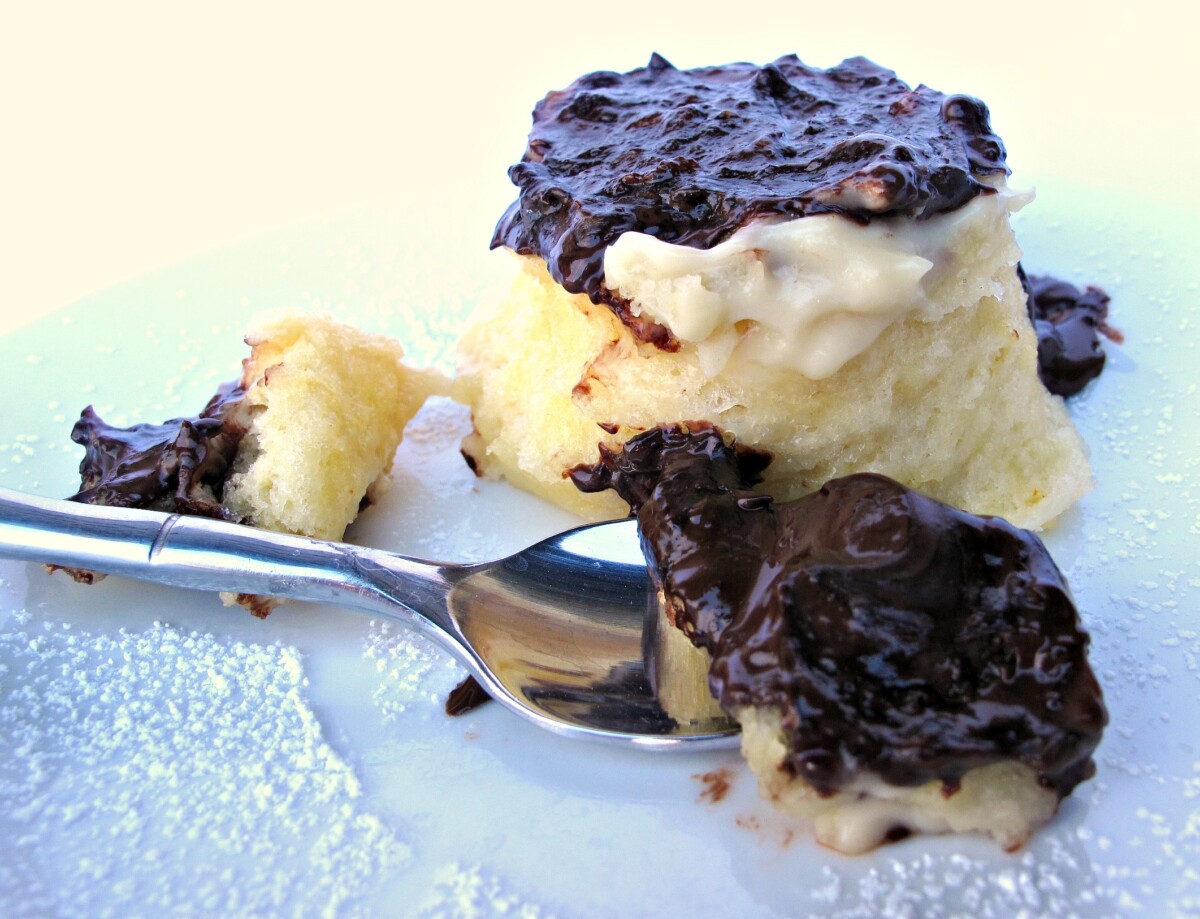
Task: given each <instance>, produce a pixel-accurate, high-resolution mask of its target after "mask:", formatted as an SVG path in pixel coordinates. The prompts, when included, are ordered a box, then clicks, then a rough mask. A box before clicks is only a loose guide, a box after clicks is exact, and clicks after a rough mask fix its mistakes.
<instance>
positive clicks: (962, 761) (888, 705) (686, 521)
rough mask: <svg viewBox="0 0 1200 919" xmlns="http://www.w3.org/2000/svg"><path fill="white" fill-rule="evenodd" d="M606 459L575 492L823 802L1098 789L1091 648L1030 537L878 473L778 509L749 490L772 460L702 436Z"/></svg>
mask: <svg viewBox="0 0 1200 919" xmlns="http://www.w3.org/2000/svg"><path fill="white" fill-rule="evenodd" d="M601 451H602V459H601V462H600V463H598V464H596V465H595V466H588V467H580V468H578V469H576V470H574V471H573V473H572V478H573V479H574V481H575V483H576V485H578V486H579V487H580V488H581V489H583V490H584V491H598V490H602V489H605V488H613V489H615V490H616V491H617V492H618V494H620V495H621V496H622V497H623V498H624V499H625V500H626V501H628V502H629V504H630V506H631V507H632V509H633V510H634V512H635V513H636V516H637V519H638V524H639V528H640V530H641V533H642V540H643V546H644V548H645V550H646V554H647V557H648V558H649V559H650V567H651V570H652V571H653V572H654V573H655V577H656V578H657V579H658V580H659V582H660V584H661V585H662V587H663V590H664V592H665V595H666V598H667V604H668V607H669V609H670V610H671V612H672V613H673V615H674V616H675V617H676V619H677V624H678V625H679V626H680V627H681V628H683V630H684V631H685V632H686V633H687V634H688V635H689V636H690V637H691V638H692V640H693V641H694V642H695V643H696V644H697V645H699V646H701V647H703V648H705V649H707V650H708V651H709V652H710V654H711V655H712V658H713V662H712V667H711V670H710V675H709V682H710V686H711V689H712V691H713V694H714V695H715V696H716V698H717V700H718V702H720V704H721V705H722V707H724V708H725V709H726V710H728V711H733V710H735V709H738V708H741V707H744V706H748V705H749V706H756V707H766V708H772V709H775V710H777V711H778V712H779V713H780V714H781V715H782V719H783V727H784V731H785V734H786V737H787V745H788V751H787V755H786V759H785V762H784V768H786V769H788V770H790V771H791V772H793V773H794V774H795V775H797V776H800V777H802V778H803V779H805V780H806V781H807V782H809V783H810V784H811V785H812V786H814V787H815V788H816V790H817V791H818V792H819V793H821V794H826V795H827V794H832V793H833V792H835V791H837V790H838V789H839V788H841V787H843V786H845V785H846V784H847V783H849V782H851V781H852V780H853V779H854V778H855V777H856V776H858V775H860V774H862V773H864V772H869V773H872V774H874V775H877V776H879V777H881V778H882V779H883V780H885V781H887V782H889V783H891V784H895V785H902V786H914V785H920V784H924V783H925V782H929V781H933V780H936V781H940V782H942V783H943V787H944V788H945V790H946V792H947V793H952V792H953V791H955V790H956V789H957V788H958V783H959V781H960V780H961V778H962V776H963V775H964V773H966V772H967V771H968V770H970V769H974V768H976V767H979V766H984V765H987V764H989V763H994V762H997V761H1000V760H1009V759H1016V760H1019V761H1021V762H1023V763H1025V764H1026V765H1027V766H1029V767H1030V768H1031V769H1033V770H1034V771H1035V772H1036V773H1037V775H1038V776H1039V778H1040V780H1041V781H1042V783H1043V784H1045V785H1046V786H1047V787H1049V788H1052V789H1054V790H1055V791H1056V792H1057V793H1058V794H1059V795H1060V796H1063V795H1066V794H1068V793H1069V792H1070V791H1071V789H1072V788H1074V787H1075V785H1076V784H1078V783H1079V782H1080V781H1082V780H1083V779H1085V778H1088V777H1089V776H1090V775H1091V774H1092V773H1093V772H1094V769H1095V767H1094V764H1093V762H1092V759H1091V754H1092V751H1093V750H1094V749H1095V747H1096V745H1097V743H1098V742H1099V740H1100V734H1101V731H1102V730H1103V728H1104V725H1105V724H1106V722H1107V714H1106V712H1105V708H1104V703H1103V699H1102V697H1101V693H1100V687H1099V685H1098V683H1097V682H1096V678H1095V676H1094V675H1093V673H1092V671H1091V668H1090V667H1089V665H1088V662H1087V647H1088V636H1087V635H1086V634H1085V633H1084V631H1083V630H1082V628H1081V627H1080V623H1079V617H1078V615H1077V613H1076V610H1075V606H1074V603H1073V601H1072V599H1071V594H1070V591H1069V589H1068V587H1067V584H1066V582H1065V581H1064V579H1063V577H1062V574H1061V573H1060V572H1059V571H1058V569H1057V567H1055V565H1054V562H1053V561H1052V560H1051V558H1050V556H1049V554H1048V553H1047V552H1046V549H1045V547H1044V546H1043V545H1042V543H1041V541H1040V540H1039V539H1038V538H1037V537H1036V536H1035V535H1033V534H1032V533H1029V532H1028V531H1024V530H1019V529H1017V528H1015V527H1013V526H1011V525H1010V524H1008V523H1007V522H1005V521H1003V520H1001V519H999V518H995V517H977V516H974V515H971V514H967V513H965V512H963V511H959V510H956V509H954V508H951V507H949V506H947V505H944V504H942V503H940V502H938V501H934V500H933V499H931V498H928V497H925V496H923V495H921V494H918V493H917V492H914V491H911V490H910V489H907V488H905V487H904V486H902V485H900V484H899V483H897V482H894V481H892V480H891V479H888V478H886V477H884V476H880V475H875V474H869V473H867V474H858V475H852V476H848V477H846V478H842V479H835V480H833V481H831V482H829V483H827V484H826V485H825V486H824V487H823V488H822V489H821V490H820V491H819V492H816V493H814V494H811V495H808V496H806V497H804V498H801V499H800V500H798V501H793V502H789V503H786V504H777V503H775V502H774V501H773V500H772V499H771V498H770V497H769V496H768V495H765V494H762V493H759V492H756V491H754V490H752V488H751V487H750V486H751V485H752V484H753V483H754V482H755V481H756V480H757V478H758V476H759V474H760V473H761V472H762V470H763V468H764V467H765V465H766V462H767V460H766V458H765V457H764V455H763V454H762V453H758V452H755V451H747V450H739V449H738V448H736V447H730V446H729V445H727V443H726V441H725V439H724V438H723V437H722V435H721V432H720V431H718V430H717V429H715V428H713V427H712V426H711V425H707V424H688V425H683V426H674V427H664V428H657V429H653V430H650V431H647V432H646V433H645V434H642V435H639V436H638V437H636V438H634V439H633V440H631V441H630V442H629V443H628V444H626V445H625V447H624V448H623V449H621V450H619V451H611V450H606V449H604V448H603V447H602V448H601Z"/></svg>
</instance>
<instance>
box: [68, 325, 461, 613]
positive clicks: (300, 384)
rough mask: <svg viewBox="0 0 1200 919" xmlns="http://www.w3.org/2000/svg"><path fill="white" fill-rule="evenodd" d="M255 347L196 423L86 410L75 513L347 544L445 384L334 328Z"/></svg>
mask: <svg viewBox="0 0 1200 919" xmlns="http://www.w3.org/2000/svg"><path fill="white" fill-rule="evenodd" d="M246 342H247V344H249V345H250V347H251V353H250V357H248V358H247V359H246V360H244V361H243V362H242V376H241V378H240V379H239V380H237V381H235V382H233V383H230V384H227V385H226V386H223V387H221V388H220V390H219V392H218V393H217V394H216V395H215V396H214V397H213V398H212V399H211V400H210V401H209V403H208V405H207V406H206V407H205V408H204V410H203V411H202V412H200V414H199V415H197V416H196V417H193V418H175V419H172V420H171V421H167V422H164V423H163V424H139V425H134V426H133V427H130V428H116V427H113V426H111V425H108V424H106V423H105V422H104V421H103V420H102V419H100V417H99V416H97V415H96V413H95V412H94V411H93V410H92V408H91V407H90V406H89V407H88V408H87V409H85V410H84V412H83V414H82V416H81V417H80V419H79V421H78V422H77V423H76V425H75V428H74V430H73V431H72V432H71V438H72V440H74V441H75V442H76V443H78V444H81V445H82V446H83V447H85V448H86V453H85V456H84V458H83V461H82V462H81V463H80V467H79V470H80V475H81V477H82V487H81V489H80V491H79V492H78V493H77V494H75V495H73V496H72V498H71V500H74V501H81V502H85V503H89V504H107V505H114V506H120V507H143V508H152V509H155V510H163V511H169V512H173V513H185V514H201V515H205V516H209V517H217V518H220V519H225V520H231V521H235V522H239V523H248V524H251V525H253V526H258V527H263V528H264V529H271V530H278V531H281V532H286V533H294V534H298V535H303V536H311V537H314V538H317V539H340V538H342V536H343V534H344V533H345V530H346V527H347V526H348V525H349V523H350V522H351V521H352V520H354V518H355V517H356V516H357V515H358V512H359V510H360V509H361V508H362V507H363V506H364V505H365V504H367V503H369V501H370V499H371V495H372V492H373V490H374V489H375V488H377V487H380V486H382V485H383V484H385V483H386V481H387V479H386V473H387V472H388V470H389V469H390V468H391V464H392V457H393V456H394V454H395V452H396V447H397V446H398V445H399V443H400V439H401V436H402V433H403V431H404V427H405V425H407V424H408V422H409V420H410V419H411V418H412V417H413V415H415V414H416V412H417V410H418V409H419V408H420V407H421V405H422V404H423V403H424V401H425V399H426V398H427V397H428V396H429V395H432V394H434V393H436V392H439V391H443V390H444V389H445V388H446V384H445V381H444V380H442V378H441V377H440V376H438V375H436V374H433V373H431V372H428V371H422V370H414V369H412V368H409V367H406V366H405V365H404V364H403V363H402V360H401V359H402V357H403V350H402V349H401V347H400V345H399V343H398V342H396V341H394V340H392V339H390V338H388V337H386V336H383V335H375V334H370V333H367V332H363V331H361V330H359V329H355V328H353V327H351V326H348V325H345V324H342V323H339V322H335V321H334V320H333V319H330V318H328V317H323V316H313V315H302V314H296V313H276V314H271V315H267V316H263V317H259V318H258V319H257V320H255V321H254V322H253V324H252V327H251V329H250V331H249V333H248V334H247V336H246ZM76 576H77V577H78V576H79V574H77V575H76ZM241 599H242V600H243V601H245V602H246V603H247V604H248V605H251V606H252V608H253V609H254V610H255V611H256V612H259V613H265V612H266V611H267V610H268V609H269V605H265V604H263V602H262V601H260V600H258V599H256V598H241Z"/></svg>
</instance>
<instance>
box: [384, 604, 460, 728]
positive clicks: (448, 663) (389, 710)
mask: <svg viewBox="0 0 1200 919" xmlns="http://www.w3.org/2000/svg"><path fill="white" fill-rule="evenodd" d="M363 657H364V658H365V659H366V660H368V661H370V662H371V663H373V664H374V666H375V670H376V672H377V673H378V674H379V682H378V685H376V687H375V689H374V690H373V691H372V693H371V701H372V702H374V703H375V705H376V706H377V707H378V708H379V711H380V714H381V715H382V716H383V722H384V723H385V724H386V723H388V722H389V721H394V720H395V719H396V718H398V717H399V716H400V715H402V714H403V713H404V712H405V711H407V710H408V709H409V708H410V707H411V706H413V705H414V704H419V705H420V706H421V707H422V708H423V709H425V710H428V709H429V708H431V707H440V705H441V702H442V700H443V699H445V697H446V695H447V693H449V692H450V690H451V689H453V688H454V686H455V684H456V683H458V682H459V681H460V680H462V678H463V677H464V676H465V675H466V672H465V671H464V670H463V669H462V668H461V667H459V666H458V664H456V663H455V662H454V660H453V659H452V658H451V657H450V656H449V655H448V654H446V653H445V652H444V651H442V650H440V649H439V648H438V647H437V646H436V645H434V644H433V643H432V642H431V641H429V640H428V639H426V638H422V637H421V636H420V635H418V634H416V633H415V632H412V631H409V630H407V629H403V628H400V627H398V626H395V625H393V624H392V623H389V622H374V621H373V622H372V623H371V631H370V633H369V634H368V636H367V638H366V640H365V642H364V648H363Z"/></svg>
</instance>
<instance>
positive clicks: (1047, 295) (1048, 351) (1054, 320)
mask: <svg viewBox="0 0 1200 919" xmlns="http://www.w3.org/2000/svg"><path fill="white" fill-rule="evenodd" d="M1019 274H1020V276H1021V283H1022V285H1024V287H1025V292H1026V294H1027V295H1028V297H1029V300H1028V304H1029V320H1030V322H1032V323H1033V328H1034V331H1036V332H1037V337H1038V376H1039V377H1041V380H1042V384H1043V385H1044V386H1045V387H1046V388H1047V389H1048V390H1050V392H1052V393H1054V394H1055V395H1057V396H1073V395H1075V394H1076V393H1078V392H1080V391H1082V390H1083V388H1084V387H1085V386H1087V384H1088V383H1090V382H1091V381H1092V380H1094V379H1095V378H1096V377H1098V376H1100V372H1101V371H1102V370H1103V369H1104V360H1105V355H1104V348H1103V347H1101V342H1100V338H1101V336H1103V337H1105V338H1107V339H1109V340H1110V341H1115V342H1118V343H1119V342H1120V341H1121V340H1122V336H1121V333H1120V332H1118V331H1117V330H1116V329H1114V328H1113V327H1112V326H1110V325H1109V324H1108V322H1107V319H1108V303H1109V297H1108V294H1106V293H1105V292H1104V291H1102V290H1101V289H1100V288H1098V287H1091V286H1088V287H1085V288H1084V289H1083V290H1080V289H1079V288H1078V287H1076V286H1075V285H1074V284H1070V283H1068V282H1067V281H1062V280H1059V279H1058V278H1055V277H1051V276H1050V275H1037V274H1034V275H1027V274H1025V272H1024V271H1023V270H1019Z"/></svg>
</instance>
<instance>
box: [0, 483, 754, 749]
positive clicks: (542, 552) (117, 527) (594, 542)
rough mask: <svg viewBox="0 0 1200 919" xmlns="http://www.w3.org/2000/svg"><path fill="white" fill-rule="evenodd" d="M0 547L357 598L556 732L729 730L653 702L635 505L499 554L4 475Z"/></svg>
mask: <svg viewBox="0 0 1200 919" xmlns="http://www.w3.org/2000/svg"><path fill="white" fill-rule="evenodd" d="M0 557H6V558H13V559H20V560H23V561H32V562H45V563H49V564H53V565H61V566H64V567H70V568H85V569H89V570H92V571H101V572H104V573H106V574H118V575H124V576H126V577H132V578H137V579H140V580H143V581H156V582H158V583H160V584H169V585H172V586H176V587H190V588H194V589H198V590H209V591H234V592H238V593H250V594H259V595H263V596H271V597H288V598H291V599H296V600H310V601H314V602H317V603H331V604H337V605H340V606H350V607H354V608H355V609H359V610H364V611H366V612H368V613H371V614H372V615H375V616H386V617H388V618H389V619H393V620H395V621H397V622H400V623H401V624H403V625H406V626H408V627H409V628H413V629H415V630H417V631H418V632H420V633H421V634H423V635H425V636H427V637H429V638H431V639H432V640H434V641H436V642H437V643H438V644H439V645H441V646H442V647H443V648H445V649H446V650H447V651H449V652H450V653H451V654H453V655H454V656H455V657H456V658H457V659H458V660H459V661H460V662H461V663H462V665H463V666H464V667H466V668H467V670H468V671H470V673H471V674H472V675H473V676H474V677H475V678H476V679H477V680H478V681H479V682H480V683H481V684H482V685H483V687H484V688H485V689H487V691H488V693H489V694H490V695H491V696H492V697H493V698H494V699H496V700H497V701H498V702H500V703H501V704H502V705H504V706H505V707H506V708H508V709H510V710H512V711H514V712H516V713H517V714H518V715H521V716H522V717H524V718H527V719H528V720H530V721H532V722H533V723H534V724H537V725H538V726H540V727H543V728H546V729H547V730H550V731H554V732H555V733H557V734H562V735H564V736H567V737H583V738H589V739H595V740H602V741H609V742H613V743H618V744H633V745H635V746H638V747H641V748H645V749H655V750H664V749H689V750H699V749H712V748H718V747H729V746H734V745H736V744H737V738H736V736H735V733H734V732H735V731H736V727H735V725H734V724H733V722H732V721H730V720H729V719H727V718H724V717H706V718H702V719H700V720H697V721H678V720H676V719H675V718H673V717H672V716H671V715H670V714H668V713H667V712H666V711H665V710H664V709H663V707H662V705H661V704H660V702H659V699H658V695H657V693H656V690H655V687H654V686H653V685H652V684H653V683H654V682H655V680H654V678H653V676H652V674H653V673H654V672H655V670H656V669H657V668H656V667H655V666H653V661H652V657H653V655H654V654H655V653H659V652H658V650H657V649H661V647H662V643H661V642H660V641H658V640H657V636H656V629H657V624H658V622H659V621H660V618H661V617H660V616H659V611H658V610H659V599H658V591H657V590H656V589H655V587H654V584H653V583H652V582H651V580H650V576H649V572H648V570H647V568H646V563H645V560H644V559H643V557H642V552H641V547H640V544H639V540H638V534H637V527H636V524H635V523H634V521H632V520H622V521H617V522H613V523H601V524H595V525H592V526H584V527H580V528H578V529H575V530H570V531H568V532H566V533H560V534H558V535H557V536H552V537H550V538H549V539H546V540H543V541H542V542H540V543H538V544H537V545H535V546H531V547H530V548H528V549H526V550H525V551H523V552H518V553H517V554H516V555H513V556H510V557H509V558H505V559H501V560H499V561H495V562H486V563H483V564H477V565H443V564H437V563H432V562H426V561H418V560H415V559H411V558H405V557H403V556H400V555H395V554H393V553H390V552H383V551H381V550H378V549H365V548H360V547H358V546H352V545H347V544H344V543H331V542H321V541H319V540H315V539H306V538H303V537H297V536H287V535H282V534H279V533H274V532H269V531H267V530H257V529H254V528H252V527H246V526H239V525H237V524H231V523H222V522H220V521H216V520H208V519H205V518H201V517H186V516H180V515H178V514H175V515H167V514H163V513H158V512H156V511H144V510H130V509H126V508H116V507H93V506H89V505H84V504H77V503H73V502H70V501H54V500H48V499H45V498H36V497H32V496H30V495H24V494H21V493H19V492H14V491H10V490H8V489H0Z"/></svg>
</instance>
